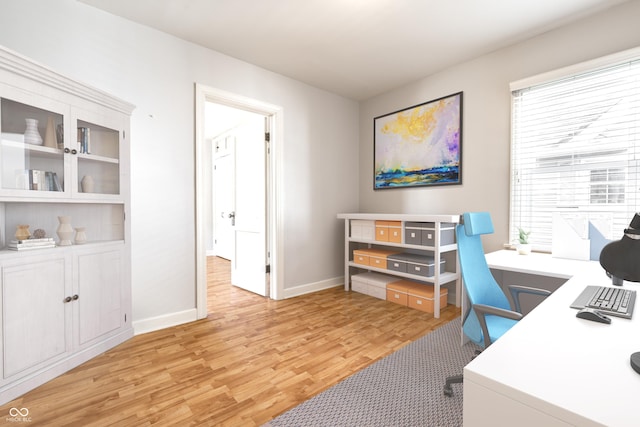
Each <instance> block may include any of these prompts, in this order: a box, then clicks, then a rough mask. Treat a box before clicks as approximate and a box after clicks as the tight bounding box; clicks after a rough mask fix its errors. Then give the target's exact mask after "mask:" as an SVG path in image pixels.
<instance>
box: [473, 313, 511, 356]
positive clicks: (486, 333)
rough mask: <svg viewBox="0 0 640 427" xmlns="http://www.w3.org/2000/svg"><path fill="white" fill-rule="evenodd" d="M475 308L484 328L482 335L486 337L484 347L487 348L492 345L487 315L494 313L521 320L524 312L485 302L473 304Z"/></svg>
mask: <svg viewBox="0 0 640 427" xmlns="http://www.w3.org/2000/svg"><path fill="white" fill-rule="evenodd" d="M472 308H473V310H474V311H475V313H476V317H477V318H478V321H479V322H480V327H481V328H482V336H483V337H484V348H487V347H489V346H490V345H491V336H490V335H489V329H487V321H486V319H485V315H487V314H493V315H494V316H500V317H506V318H507V319H513V320H520V319H522V317H523V316H522V314H521V313H518V312H516V311H511V310H505V309H503V308H498V307H492V306H490V305H484V304H473V306H472Z"/></svg>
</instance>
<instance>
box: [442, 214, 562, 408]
mask: <svg viewBox="0 0 640 427" xmlns="http://www.w3.org/2000/svg"><path fill="white" fill-rule="evenodd" d="M491 233H493V223H492V222H491V216H490V215H489V213H488V212H472V213H465V214H463V215H462V223H461V224H459V225H457V226H456V239H457V243H458V257H459V259H460V271H461V274H462V280H463V282H464V288H465V290H466V293H467V296H468V298H469V302H470V303H471V310H469V313H468V315H467V317H466V318H465V320H464V323H463V326H462V330H463V332H464V334H465V335H466V336H467V337H469V339H470V340H471V341H473V342H474V343H476V344H478V345H479V346H481V347H484V348H487V347H488V346H489V345H491V343H493V342H494V341H495V340H497V339H498V338H500V337H501V336H502V335H503V334H504V333H505V332H507V331H508V330H509V329H511V327H512V326H513V325H515V324H516V322H517V321H518V320H520V319H522V313H521V308H520V294H522V293H527V294H533V295H539V296H543V297H546V296H548V295H550V294H551V292H549V291H547V290H544V289H537V288H531V287H527V286H519V285H510V286H509V291H510V292H511V295H512V298H513V302H514V307H513V308H512V307H511V304H510V303H509V300H508V299H507V297H506V296H505V294H504V292H503V291H502V288H501V287H500V285H498V283H497V282H496V280H495V278H494V277H493V275H492V274H491V270H489V266H488V265H487V260H486V259H485V257H484V249H483V247H482V240H481V238H480V236H481V235H483V234H491ZM461 382H462V375H455V376H452V377H448V378H447V380H446V383H445V386H444V394H445V395H447V396H453V389H452V388H451V384H454V383H461Z"/></svg>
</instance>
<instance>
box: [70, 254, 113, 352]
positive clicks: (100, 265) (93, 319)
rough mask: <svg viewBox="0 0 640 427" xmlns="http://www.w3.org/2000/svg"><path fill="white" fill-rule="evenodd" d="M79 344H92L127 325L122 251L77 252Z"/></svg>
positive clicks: (76, 281)
mask: <svg viewBox="0 0 640 427" xmlns="http://www.w3.org/2000/svg"><path fill="white" fill-rule="evenodd" d="M74 264H75V274H76V275H77V276H76V280H75V283H76V285H75V286H74V289H77V295H78V299H77V301H76V302H77V303H78V305H77V309H78V322H77V323H76V325H77V327H78V332H77V333H78V337H79V338H78V339H79V342H78V343H79V345H80V346H81V347H82V346H86V345H89V344H92V343H93V342H94V341H95V340H97V339H103V338H105V337H106V336H108V335H109V334H111V333H116V332H118V331H119V330H120V328H121V327H122V326H123V325H124V323H125V320H124V310H123V306H122V301H123V299H122V283H123V276H122V271H123V267H122V266H123V256H122V250H121V249H119V248H108V249H105V248H94V249H89V250H82V251H78V253H77V254H76V256H75V260H74Z"/></svg>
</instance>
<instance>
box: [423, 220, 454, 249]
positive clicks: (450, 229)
mask: <svg viewBox="0 0 640 427" xmlns="http://www.w3.org/2000/svg"><path fill="white" fill-rule="evenodd" d="M427 224H429V226H428V227H425V228H424V229H423V230H422V245H423V246H435V244H436V237H435V236H436V228H435V224H434V223H432V222H431V223H427ZM454 242H455V226H454V224H452V223H450V222H443V223H441V224H440V246H444V245H450V244H452V243H454Z"/></svg>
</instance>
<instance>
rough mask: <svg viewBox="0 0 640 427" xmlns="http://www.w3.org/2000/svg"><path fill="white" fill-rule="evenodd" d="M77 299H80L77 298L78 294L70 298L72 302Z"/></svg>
mask: <svg viewBox="0 0 640 427" xmlns="http://www.w3.org/2000/svg"><path fill="white" fill-rule="evenodd" d="M78 298H80V297H79V296H78V294H75V295H74V296H73V297H72V299H73V300H74V301H75V300H77V299H78Z"/></svg>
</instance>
